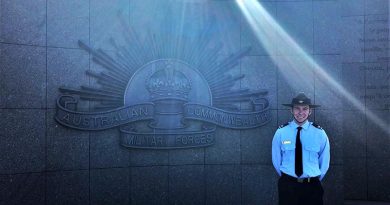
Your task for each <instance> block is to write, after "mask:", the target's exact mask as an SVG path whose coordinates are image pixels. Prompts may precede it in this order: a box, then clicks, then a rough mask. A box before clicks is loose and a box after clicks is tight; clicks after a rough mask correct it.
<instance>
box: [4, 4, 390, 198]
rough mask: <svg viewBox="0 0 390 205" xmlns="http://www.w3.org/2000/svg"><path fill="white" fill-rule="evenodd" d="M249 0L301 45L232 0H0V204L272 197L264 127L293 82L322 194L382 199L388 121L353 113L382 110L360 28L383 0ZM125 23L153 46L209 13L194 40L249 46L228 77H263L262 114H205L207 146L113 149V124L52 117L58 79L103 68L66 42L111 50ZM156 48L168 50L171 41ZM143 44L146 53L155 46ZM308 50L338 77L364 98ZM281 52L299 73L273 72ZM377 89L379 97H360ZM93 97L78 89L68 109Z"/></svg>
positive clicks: (76, 80) (279, 119)
mask: <svg viewBox="0 0 390 205" xmlns="http://www.w3.org/2000/svg"><path fill="white" fill-rule="evenodd" d="M356 1H358V0H356ZM259 2H260V3H261V4H262V6H264V8H266V10H267V11H268V12H269V13H270V14H271V16H272V17H273V18H274V19H275V20H276V21H277V22H278V23H279V24H280V25H281V27H282V28H284V29H285V31H286V32H287V33H288V34H289V35H290V36H291V37H292V38H293V39H295V40H296V42H297V43H298V45H299V46H301V48H302V49H303V50H304V53H303V54H304V55H303V54H302V53H295V52H293V51H294V50H286V49H285V48H286V47H287V46H286V45H283V44H281V43H280V42H279V41H275V42H271V46H270V47H271V49H270V50H269V49H268V50H267V49H265V48H264V46H263V45H262V44H261V43H259V41H258V39H256V35H255V33H254V31H253V30H252V28H251V27H250V25H249V24H248V22H247V21H246V19H245V17H244V16H243V14H242V12H241V11H240V9H239V7H238V6H237V4H236V3H235V1H233V0H226V1H217V0H215V1H208V0H170V1H164V2H163V1H155V0H115V1H112V0H77V1H76V0H70V1H69V0H46V1H45V0H35V1H24V0H1V4H0V5H1V19H0V21H1V30H0V52H1V63H0V65H1V67H0V71H1V77H0V93H1V95H0V113H1V114H0V120H1V122H0V124H1V126H0V139H1V140H0V156H1V157H0V181H1V183H0V190H1V192H0V204H277V198H278V197H277V187H276V184H277V178H278V176H277V174H276V172H275V171H274V168H273V166H272V163H271V141H272V137H273V134H274V132H275V130H276V128H277V126H278V125H280V124H284V123H285V122H287V121H289V120H291V116H290V113H289V110H288V109H287V108H286V107H283V106H282V105H281V104H282V103H289V102H290V100H291V98H292V97H293V96H295V95H296V94H297V93H298V92H301V91H304V92H305V93H306V94H307V95H308V96H309V97H311V98H312V99H313V100H314V102H315V103H317V104H321V105H322V107H321V108H320V109H317V110H315V112H314V113H313V115H312V116H311V120H312V121H315V122H317V124H319V125H321V126H322V127H323V128H324V129H325V130H326V132H327V134H328V136H329V139H330V143H331V154H332V159H331V167H330V170H329V172H328V174H327V176H326V177H325V179H324V181H323V184H324V186H325V190H326V192H325V201H326V204H342V202H343V199H344V197H345V198H347V199H370V200H384V201H390V198H389V189H388V188H387V186H386V184H388V182H389V178H390V177H389V176H388V172H386V170H387V169H388V166H389V164H390V163H388V162H389V153H390V152H389V151H388V150H389V148H388V146H387V144H388V142H389V134H388V133H386V132H385V131H378V130H380V129H378V130H376V129H375V128H376V125H375V123H372V121H371V120H369V119H368V118H367V116H366V110H372V111H373V113H374V114H375V115H376V116H379V117H380V118H381V119H384V120H385V122H386V123H387V125H388V123H389V116H390V115H388V112H389V106H388V103H389V98H386V99H387V101H384V99H385V96H386V95H387V96H388V94H389V90H388V86H389V83H388V82H389V80H388V78H387V80H386V75H388V67H387V64H388V59H387V58H388V56H389V55H388V50H387V53H386V52H385V51H384V50H383V52H377V51H376V50H377V49H376V48H374V47H377V46H378V45H377V44H379V46H382V45H383V43H382V40H375V41H373V40H371V39H382V37H384V36H383V35H384V34H387V36H388V30H387V33H386V30H385V28H386V26H385V27H382V26H383V22H384V21H377V20H378V18H379V20H383V19H388V2H387V1H379V0H375V1H374V0H365V1H364V0H359V3H358V4H355V0H354V1H353V2H354V3H351V2H352V1H349V0H340V1H337V0H321V1H319V0H318V1H317V0H305V1H293V0H292V1H278V0H273V1H271V0H269V1H267V0H262V1H259ZM377 14H378V15H377ZM386 22H387V28H388V21H386ZM125 25H127V26H130V27H131V28H132V29H133V30H134V31H136V33H137V36H138V40H137V41H138V42H139V43H140V44H141V45H145V44H148V43H150V41H148V39H150V37H151V36H154V37H155V38H156V39H158V43H157V44H161V45H162V44H163V43H166V42H164V41H165V40H167V39H166V38H164V37H168V38H169V37H171V38H182V39H185V40H183V41H184V42H188V39H189V40H190V41H191V40H193V43H194V42H195V44H197V43H198V42H200V41H199V39H197V37H199V35H200V34H201V33H202V32H203V31H204V30H205V29H206V28H207V27H208V26H210V25H211V29H210V31H209V33H208V35H207V36H206V38H207V39H210V41H211V43H210V44H208V46H209V48H207V49H209V50H211V49H214V48H215V47H216V46H218V45H220V44H221V45H223V47H222V48H221V50H220V51H219V52H218V53H217V55H215V56H214V57H213V58H216V59H224V58H226V57H228V56H229V55H231V54H235V53H237V52H239V51H242V50H245V49H246V48H247V47H251V48H252V49H251V50H250V52H249V53H246V55H245V56H243V57H242V58H241V59H240V60H239V61H238V62H239V64H238V65H237V66H235V67H234V69H232V70H231V71H229V73H230V74H233V75H234V74H245V77H244V78H242V79H241V80H240V81H237V82H236V83H234V85H233V87H232V88H234V89H240V88H242V89H244V88H249V89H251V90H259V89H264V90H267V91H268V94H267V95H266V97H267V99H268V101H269V103H270V113H271V121H270V122H269V123H267V124H266V125H264V126H261V127H258V128H252V129H243V130H236V129H229V128H223V127H217V128H216V132H215V136H216V137H215V144H214V145H212V146H209V147H203V148H191V149H169V150H144V149H128V148H125V147H123V146H121V145H120V131H119V130H118V129H117V128H112V129H107V130H103V131H79V130H75V129H70V128H67V127H64V126H62V125H60V124H59V123H57V122H56V121H55V120H54V116H55V113H56V100H57V98H58V97H59V95H60V94H61V93H60V91H59V87H61V86H66V87H72V88H80V86H97V85H98V82H97V80H96V78H94V77H91V76H90V75H87V74H86V71H95V72H101V71H106V70H105V69H104V68H103V67H102V66H101V65H98V64H97V63H96V62H95V61H94V60H93V58H92V57H93V56H92V55H91V54H90V53H89V52H87V51H85V49H82V48H81V47H80V46H79V44H78V41H82V42H84V43H85V44H87V45H89V46H90V47H92V48H94V49H99V48H100V49H102V51H104V52H106V53H107V54H108V55H110V56H113V57H114V59H116V60H117V58H116V57H115V55H116V52H117V51H118V48H117V47H115V46H114V45H113V44H112V43H111V40H110V39H113V40H114V41H115V42H116V44H117V45H119V46H122V45H124V46H130V47H132V46H135V45H134V44H132V43H134V42H127V41H126V38H125V37H124V36H125V35H124V34H125V33H126V29H127V26H125ZM161 36H162V37H161ZM384 41H385V40H383V42H384ZM387 43H388V42H387ZM386 46H387V47H386ZM386 46H385V48H388V45H387V44H386ZM167 48H172V49H173V50H174V49H177V50H176V51H177V53H180V50H179V49H178V48H181V47H180V45H178V44H175V45H172V46H170V47H169V46H168V47H167ZM362 49H363V50H362ZM134 55H137V53H136V54H134ZM154 57H155V59H147V60H156V59H159V58H162V57H163V56H158V55H155V56H154ZM386 57H387V58H386ZM200 58H201V54H200V53H198V54H197V55H195V57H194V59H195V60H194V61H195V62H196V59H200ZM275 59H279V60H276V61H275ZM308 59H309V60H310V59H314V61H315V62H317V64H318V65H319V66H320V67H321V68H322V69H323V70H325V71H326V72H327V73H328V74H329V75H330V76H331V77H332V79H334V80H335V81H336V82H339V83H340V82H342V83H341V84H342V85H343V86H344V87H345V88H346V89H347V90H348V91H349V92H350V93H352V95H353V96H354V97H356V98H358V99H359V102H361V103H363V105H364V106H363V107H364V108H365V109H364V110H365V111H364V112H361V111H359V110H358V109H357V108H356V107H354V106H351V105H350V102H349V101H347V100H345V98H343V97H342V94H340V92H339V90H338V88H337V87H334V85H333V84H332V83H331V82H329V81H327V80H326V79H324V78H323V75H321V72H320V71H319V70H318V69H315V67H314V66H313V65H312V64H310V65H307V64H306V63H305V62H308ZM206 62H207V61H206ZM210 62H211V60H210ZM289 62H295V63H296V62H298V63H299V62H302V63H301V64H300V65H302V66H303V67H304V68H302V69H303V70H302V73H299V72H297V73H292V74H291V75H290V74H289V75H288V76H287V78H286V76H285V75H284V74H285V73H284V72H286V71H288V70H289V68H290V67H291V65H290V64H289ZM135 69H138V68H135ZM363 82H364V83H363ZM386 85H387V88H386ZM382 87H383V89H382ZM377 93H380V94H381V95H382V96H383V98H380V99H379V98H377V97H375V98H373V97H372V96H377V95H378V94H377ZM382 99H383V100H382ZM240 106H241V108H242V109H243V108H244V107H245V106H244V105H240ZM93 107H94V105H93V103H92V102H88V101H82V103H80V104H79V106H78V108H77V109H79V110H84V111H91V110H92V109H93ZM385 118H386V119H385ZM386 120H387V121H386ZM343 170H344V171H343Z"/></svg>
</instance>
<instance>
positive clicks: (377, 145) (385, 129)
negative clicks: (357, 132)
mask: <svg viewBox="0 0 390 205" xmlns="http://www.w3.org/2000/svg"><path fill="white" fill-rule="evenodd" d="M371 112H372V115H373V117H371V118H370V117H369V116H367V157H374V158H377V157H379V158H390V147H389V144H390V132H389V124H390V111H389V110H372V111H371Z"/></svg>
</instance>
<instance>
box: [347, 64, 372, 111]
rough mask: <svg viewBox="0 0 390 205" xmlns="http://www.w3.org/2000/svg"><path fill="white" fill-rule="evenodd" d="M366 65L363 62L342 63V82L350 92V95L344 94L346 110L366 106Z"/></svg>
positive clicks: (361, 108)
mask: <svg viewBox="0 0 390 205" xmlns="http://www.w3.org/2000/svg"><path fill="white" fill-rule="evenodd" d="M364 67H365V66H364V64H363V63H348V64H343V65H342V81H341V82H342V86H343V87H344V89H345V90H346V91H347V93H348V96H344V98H343V99H344V100H343V109H344V110H363V109H364V107H365V98H366V94H365V71H364ZM354 102H357V103H354ZM357 104H358V105H357Z"/></svg>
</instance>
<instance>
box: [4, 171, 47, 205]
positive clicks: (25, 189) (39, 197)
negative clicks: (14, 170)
mask: <svg viewBox="0 0 390 205" xmlns="http://www.w3.org/2000/svg"><path fill="white" fill-rule="evenodd" d="M0 190H1V191H0V204H1V205H17V204H26V205H27V204H28V205H35V204H44V203H45V175H44V174H43V173H29V174H16V175H0Z"/></svg>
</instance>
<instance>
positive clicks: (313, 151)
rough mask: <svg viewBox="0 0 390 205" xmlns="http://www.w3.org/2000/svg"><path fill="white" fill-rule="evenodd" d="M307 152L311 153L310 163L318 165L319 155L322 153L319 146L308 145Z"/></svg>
mask: <svg viewBox="0 0 390 205" xmlns="http://www.w3.org/2000/svg"><path fill="white" fill-rule="evenodd" d="M305 150H306V151H307V152H308V153H309V160H310V162H314V163H318V153H319V152H320V147H319V146H313V145H306V146H305Z"/></svg>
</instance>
